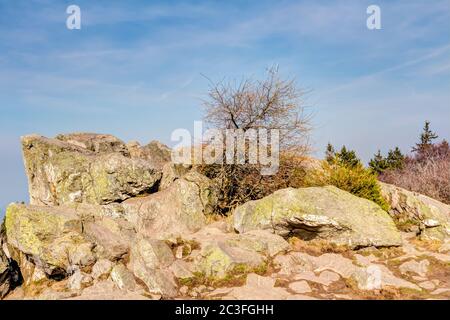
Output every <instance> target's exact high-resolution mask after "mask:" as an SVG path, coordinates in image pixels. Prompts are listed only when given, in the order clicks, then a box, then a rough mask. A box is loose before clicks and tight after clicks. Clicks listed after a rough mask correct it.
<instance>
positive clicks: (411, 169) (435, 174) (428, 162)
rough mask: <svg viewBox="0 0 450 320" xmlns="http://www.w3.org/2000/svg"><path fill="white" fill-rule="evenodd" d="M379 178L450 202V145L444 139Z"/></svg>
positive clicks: (408, 158)
mask: <svg viewBox="0 0 450 320" xmlns="http://www.w3.org/2000/svg"><path fill="white" fill-rule="evenodd" d="M379 179H380V180H381V181H384V182H387V183H391V184H394V185H396V186H399V187H402V188H405V189H407V190H411V191H415V192H419V193H422V194H425V195H427V196H429V197H431V198H434V199H436V200H439V201H442V202H444V203H447V204H450V147H449V145H448V143H447V142H446V141H445V140H444V141H442V142H441V143H439V144H435V145H430V146H429V147H427V148H426V149H425V150H423V151H421V152H418V153H416V154H415V155H413V156H409V157H407V158H406V161H405V164H404V167H403V168H402V169H399V170H388V171H385V172H383V173H382V174H381V175H380V176H379Z"/></svg>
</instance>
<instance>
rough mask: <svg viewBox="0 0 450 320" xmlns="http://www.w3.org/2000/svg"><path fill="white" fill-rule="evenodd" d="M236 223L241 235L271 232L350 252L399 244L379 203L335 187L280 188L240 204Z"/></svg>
mask: <svg viewBox="0 0 450 320" xmlns="http://www.w3.org/2000/svg"><path fill="white" fill-rule="evenodd" d="M233 219H234V228H235V229H236V230H237V231H238V232H240V233H244V232H247V231H250V230H255V229H268V230H272V231H273V232H275V233H277V234H279V235H282V236H284V237H289V236H292V235H295V236H298V237H300V238H302V239H304V240H312V239H323V240H328V241H330V242H332V243H335V244H339V245H347V246H349V247H351V248H359V247H367V246H376V247H386V246H399V245H401V238H400V234H399V232H398V230H397V228H396V226H395V224H394V222H393V220H392V218H391V217H390V216H389V215H388V214H387V213H386V212H385V211H383V210H382V209H381V208H380V207H379V206H378V205H377V204H375V203H373V202H372V201H369V200H366V199H362V198H358V197H356V196H354V195H352V194H350V193H348V192H346V191H343V190H340V189H338V188H336V187H333V186H326V187H311V188H300V189H294V188H287V189H282V190H278V191H276V192H274V193H273V194H271V195H269V196H267V197H265V198H263V199H260V200H256V201H250V202H247V203H245V204H243V205H241V206H239V207H238V208H236V210H235V211H234V217H233Z"/></svg>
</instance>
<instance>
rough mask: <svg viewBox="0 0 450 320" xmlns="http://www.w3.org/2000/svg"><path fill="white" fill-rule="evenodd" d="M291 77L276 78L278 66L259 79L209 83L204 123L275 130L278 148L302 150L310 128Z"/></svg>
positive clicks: (230, 127) (305, 146)
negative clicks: (287, 78)
mask: <svg viewBox="0 0 450 320" xmlns="http://www.w3.org/2000/svg"><path fill="white" fill-rule="evenodd" d="M303 93H304V92H303V91H301V90H300V89H298V88H297V87H296V84H295V81H294V80H283V79H281V78H280V77H279V73H278V68H277V67H272V68H270V69H268V70H267V76H266V78H265V79H263V80H252V79H250V78H247V79H244V80H242V81H241V82H239V83H237V84H236V82H228V83H225V82H219V83H213V82H211V87H210V90H209V94H208V98H209V99H208V100H205V101H204V103H203V104H204V107H205V109H206V114H205V122H206V123H207V124H209V125H210V126H212V127H215V128H217V129H242V130H244V131H247V130H249V129H260V128H264V129H267V130H271V129H278V130H279V132H280V149H281V150H290V151H295V152H305V151H306V150H307V149H308V145H309V143H308V137H309V132H310V130H311V125H310V122H311V121H310V120H311V119H310V116H308V115H306V113H305V110H304V107H303V104H302V101H301V97H302V96H303Z"/></svg>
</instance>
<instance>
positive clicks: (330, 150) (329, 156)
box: [325, 142, 336, 164]
mask: <svg viewBox="0 0 450 320" xmlns="http://www.w3.org/2000/svg"><path fill="white" fill-rule="evenodd" d="M335 157H336V151H335V150H334V147H333V145H332V144H331V143H329V142H328V144H327V149H326V150H325V160H327V162H328V163H330V164H331V163H333V161H334V159H335Z"/></svg>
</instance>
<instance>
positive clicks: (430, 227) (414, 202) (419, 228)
mask: <svg viewBox="0 0 450 320" xmlns="http://www.w3.org/2000/svg"><path fill="white" fill-rule="evenodd" d="M380 185H381V191H382V194H383V196H384V198H385V199H386V200H387V201H388V203H389V205H390V207H391V209H390V210H389V214H390V215H391V216H392V218H393V219H394V221H395V222H396V224H397V226H398V227H399V228H400V229H402V230H406V231H415V232H416V233H420V234H421V236H424V237H427V238H431V239H439V240H443V239H445V238H447V237H449V235H450V206H449V205H447V204H445V203H442V202H439V201H437V200H435V199H432V198H430V197H427V196H424V195H423V194H420V193H416V192H411V191H408V190H405V189H402V188H400V187H396V186H394V185H391V184H387V183H382V182H380Z"/></svg>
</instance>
